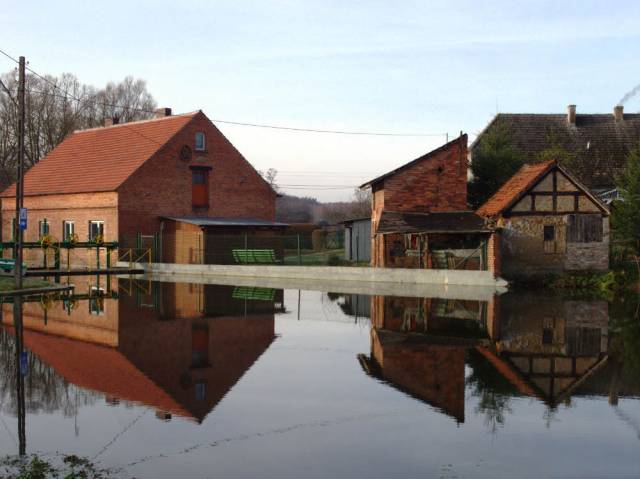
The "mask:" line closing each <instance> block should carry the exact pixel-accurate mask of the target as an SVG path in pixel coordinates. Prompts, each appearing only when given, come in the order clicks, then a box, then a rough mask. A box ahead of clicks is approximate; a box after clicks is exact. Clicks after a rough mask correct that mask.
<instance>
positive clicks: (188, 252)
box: [132, 231, 349, 265]
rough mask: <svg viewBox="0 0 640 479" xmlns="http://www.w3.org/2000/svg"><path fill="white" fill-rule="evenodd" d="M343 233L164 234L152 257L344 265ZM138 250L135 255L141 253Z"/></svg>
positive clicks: (200, 261)
mask: <svg viewBox="0 0 640 479" xmlns="http://www.w3.org/2000/svg"><path fill="white" fill-rule="evenodd" d="M344 250H345V249H344V232H343V231H335V232H329V233H324V234H315V233H314V234H295V235H281V234H266V233H265V234H249V233H248V234H240V235H227V234H215V233H210V232H207V233H202V234H198V233H184V234H180V233H175V234H174V233H171V234H163V235H162V237H161V238H160V239H159V241H158V244H157V246H156V249H155V251H154V253H153V254H152V257H153V258H154V260H157V261H162V262H166V263H183V264H184V263H186V264H254V265H260V264H271V265H342V264H349V262H347V261H346V260H345V256H344ZM140 252H141V250H139V249H138V250H135V251H133V252H132V254H134V255H135V254H136V253H140Z"/></svg>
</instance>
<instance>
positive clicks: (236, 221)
mask: <svg viewBox="0 0 640 479" xmlns="http://www.w3.org/2000/svg"><path fill="white" fill-rule="evenodd" d="M165 219H167V220H171V221H180V222H182V223H189V224H192V225H197V226H244V227H247V226H277V227H286V226H289V225H288V224H287V223H278V222H276V221H265V220H256V219H252V218H209V217H206V216H205V217H199V216H183V217H169V216H167V217H165Z"/></svg>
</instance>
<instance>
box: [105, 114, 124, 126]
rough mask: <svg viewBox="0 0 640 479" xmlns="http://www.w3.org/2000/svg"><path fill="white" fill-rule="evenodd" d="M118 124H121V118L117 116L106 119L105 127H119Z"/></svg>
mask: <svg viewBox="0 0 640 479" xmlns="http://www.w3.org/2000/svg"><path fill="white" fill-rule="evenodd" d="M118 123H120V118H118V117H117V116H112V117H111V116H110V117H108V118H105V119H104V123H103V124H104V126H113V125H117V124H118Z"/></svg>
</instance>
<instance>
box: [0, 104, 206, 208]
mask: <svg viewBox="0 0 640 479" xmlns="http://www.w3.org/2000/svg"><path fill="white" fill-rule="evenodd" d="M197 114H198V112H194V113H187V114H184V115H175V116H168V117H164V118H158V119H153V120H145V121H138V122H131V123H123V124H120V125H114V126H110V127H104V128H92V129H88V130H79V131H75V132H74V133H72V134H70V135H69V136H67V137H66V138H65V139H64V141H63V142H62V143H60V144H59V145H58V146H57V147H55V148H54V149H53V150H51V152H49V154H48V155H47V156H45V157H44V158H43V159H42V160H40V162H38V163H37V164H35V165H34V166H33V167H32V168H31V169H30V170H29V171H28V172H27V173H26V175H25V177H24V188H25V196H33V195H48V194H64V193H90V192H98V191H115V190H116V189H117V188H118V187H119V186H120V185H121V184H122V183H123V182H124V181H125V180H126V179H127V178H129V176H131V174H132V173H133V172H134V171H136V170H137V169H138V168H139V167H140V166H141V165H142V164H143V163H144V162H145V161H147V160H148V159H149V158H150V157H151V156H153V155H154V154H155V153H156V152H157V151H158V150H159V149H160V148H162V147H163V146H164V145H165V144H166V143H167V142H168V141H169V140H170V139H171V138H172V137H173V136H174V135H175V134H176V133H178V131H180V130H181V129H182V128H183V127H184V126H185V125H186V124H187V123H188V122H189V121H190V120H191V119H192V118H193V117H194V116H195V115H197ZM0 196H2V197H5V198H6V197H11V196H15V183H14V184H12V185H11V186H9V187H8V188H7V189H6V190H4V191H3V192H2V194H1V195H0Z"/></svg>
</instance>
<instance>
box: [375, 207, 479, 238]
mask: <svg viewBox="0 0 640 479" xmlns="http://www.w3.org/2000/svg"><path fill="white" fill-rule="evenodd" d="M489 231H491V230H490V229H489V228H488V227H487V225H486V224H485V220H484V218H482V217H480V216H478V215H477V214H476V213H475V212H473V211H453V212H439V213H402V212H395V211H384V212H383V213H382V215H381V216H380V221H379V222H378V231H377V232H378V233H380V234H389V233H481V232H489Z"/></svg>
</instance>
